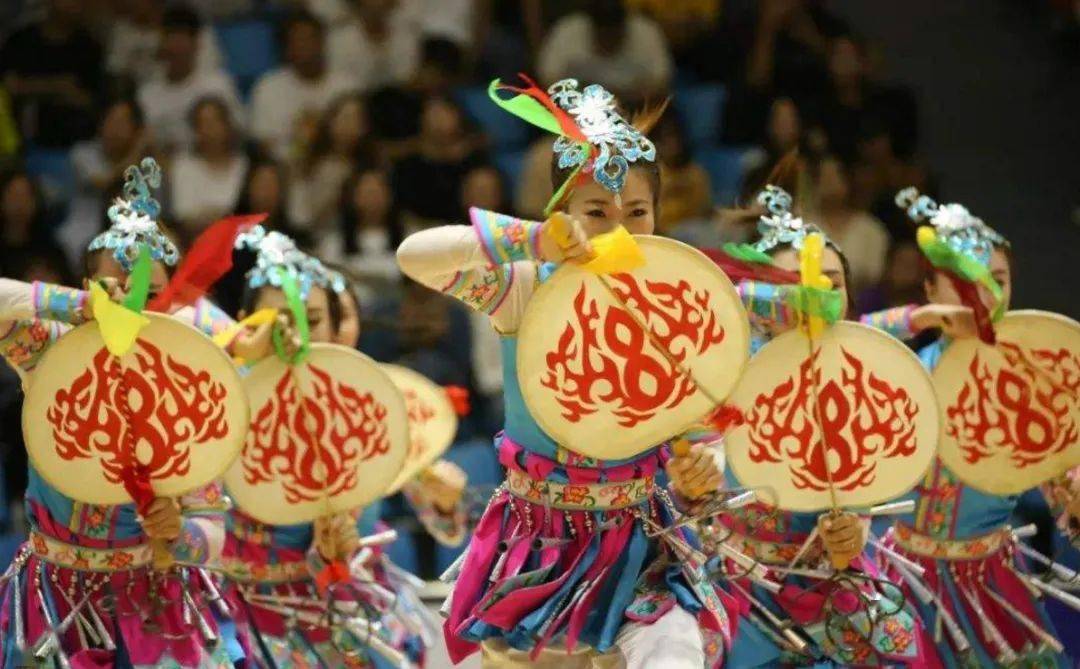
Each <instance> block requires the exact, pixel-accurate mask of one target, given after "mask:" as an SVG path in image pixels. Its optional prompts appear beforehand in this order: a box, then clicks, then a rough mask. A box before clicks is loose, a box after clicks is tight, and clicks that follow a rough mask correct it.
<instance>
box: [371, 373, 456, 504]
mask: <svg viewBox="0 0 1080 669" xmlns="http://www.w3.org/2000/svg"><path fill="white" fill-rule="evenodd" d="M380 366H381V367H382V369H383V371H384V372H386V373H387V375H389V376H390V380H391V381H393V382H394V385H395V386H397V388H398V390H399V391H401V396H402V397H403V398H404V399H405V409H406V411H407V412H408V414H409V450H408V453H407V454H406V455H405V465H404V466H403V467H402V468H401V473H399V474H398V476H397V478H396V479H395V480H394V483H393V485H391V486H390V489H389V490H387V494H391V493H394V492H397V491H398V490H400V489H401V486H403V485H405V484H406V483H408V482H409V481H411V480H412V479H413V478H415V477H416V475H417V474H419V473H420V472H422V471H423V470H424V469H426V468H427V467H428V466H429V465H431V464H432V463H433V462H435V461H436V460H438V459H439V456H441V455H442V454H443V453H445V452H446V449H448V448H450V445H451V444H452V443H454V437H455V436H456V435H457V428H458V418H457V412H456V411H455V410H454V404H453V402H452V401H451V399H450V397H449V395H448V394H447V389H446V388H443V387H442V386H438V385H435V383H433V382H432V381H431V380H430V379H428V378H427V377H426V376H424V375H423V374H420V373H418V372H414V371H413V370H411V369H409V368H408V367H402V366H400V365H389V364H383V365H380Z"/></svg>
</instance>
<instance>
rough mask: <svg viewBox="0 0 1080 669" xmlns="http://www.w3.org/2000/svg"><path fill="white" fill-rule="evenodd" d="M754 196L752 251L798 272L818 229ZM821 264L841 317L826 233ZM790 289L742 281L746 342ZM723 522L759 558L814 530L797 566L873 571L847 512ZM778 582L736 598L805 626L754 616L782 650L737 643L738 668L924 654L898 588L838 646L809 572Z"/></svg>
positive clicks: (840, 265) (843, 296) (767, 327)
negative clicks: (863, 628) (774, 587)
mask: <svg viewBox="0 0 1080 669" xmlns="http://www.w3.org/2000/svg"><path fill="white" fill-rule="evenodd" d="M757 200H758V203H759V204H760V205H762V206H763V207H764V209H765V213H764V215H763V216H762V217H761V219H760V221H759V223H758V231H759V233H760V235H761V236H760V239H759V240H758V241H757V242H756V243H755V244H754V245H753V246H754V251H756V252H758V253H765V254H767V255H769V256H771V258H772V264H773V265H774V266H775V267H777V268H779V269H782V270H787V271H791V272H797V271H798V269H799V250H800V249H801V248H802V245H803V241H804V240H805V239H806V237H807V235H810V234H819V235H822V236H823V237H824V235H823V233H822V232H821V230H820V229H818V228H817V226H814V225H813V224H810V223H807V222H804V221H803V219H802V218H799V217H797V216H795V215H794V214H793V213H792V200H791V197H790V195H788V193H786V192H785V191H784V190H783V189H781V188H778V187H776V186H771V185H770V186H767V187H766V188H765V189H764V190H763V191H762V192H761V193H760V194H759V195H758V198H757ZM822 272H823V273H824V274H825V275H826V276H828V277H829V279H830V280H831V281H832V285H833V289H834V290H835V291H837V293H838V294H837V295H836V296H835V300H836V302H837V304H838V305H839V309H838V313H837V314H836V315H837V316H838V317H839V318H840V319H843V318H845V317H846V315H847V308H848V304H849V300H848V294H847V285H848V283H849V279H848V277H849V271H848V265H847V259H846V258H845V257H844V255H843V253H841V251H840V249H839V248H838V247H837V246H836V245H835V244H833V243H832V242H831V241H829V240H828V239H827V238H826V241H825V249H824V252H823V254H822ZM795 290H797V286H793V285H774V284H770V283H764V282H760V281H752V280H745V281H741V282H740V283H739V285H738V291H739V294H740V296H741V297H742V299H743V303H744V305H745V306H746V308H747V312H748V314H749V317H750V322H751V325H752V332H753V338H752V341H751V347H752V350H753V351H754V352H755V353H756V352H757V351H758V349H760V348H761V346H763V345H764V344H765V343H766V342H768V341H769V340H770V339H771V338H772V337H774V336H776V335H778V334H780V333H782V332H784V331H786V330H789V329H791V328H793V327H795V326H796V324H797V322H798V314H797V313H796V312H795V311H794V310H793V309H792V308H791V306H790V305H792V304H795V303H796V301H795V300H793V299H789V298H790V297H791V296H790V293H791V292H792V291H795ZM727 478H728V484H729V485H730V486H732V487H739V485H740V484H739V481H738V480H737V479H736V478H735V476H734V474H733V472H732V471H731V470H730V469H729V470H728V472H727ZM720 521H721V523H722V524H723V525H724V526H726V528H727V530H729V531H731V532H733V534H732V535H731V539H730V540H729V541H731V542H732V543H733V545H735V546H737V547H741V549H742V552H743V553H744V554H746V555H748V556H751V557H754V558H756V559H757V560H759V561H760V562H761V563H762V564H764V565H777V566H781V565H782V566H785V567H786V566H788V564H789V563H790V562H791V561H792V559H793V558H795V557H796V555H798V554H799V551H800V549H802V547H803V544H804V543H805V542H806V540H807V539H808V538H809V536H810V534H811V532H813V531H814V530H815V529H816V530H817V533H818V535H819V537H820V539H819V540H817V541H814V542H813V543H811V544H810V546H809V548H808V550H805V551H804V552H803V554H802V558H801V564H802V565H809V566H814V565H815V564H818V563H823V562H824V561H826V560H827V561H828V562H829V563H831V564H832V565H833V566H834V567H835V568H838V569H844V568H848V567H850V568H851V569H854V570H855V571H857V572H858V573H861V574H863V575H864V576H867V577H871V578H880V574H878V572H877V569H876V566H875V565H874V563H873V561H872V559H871V558H870V556H869V554H868V552H867V551H866V538H867V535H866V532H867V528H866V526H865V524H864V522H863V521H862V520H861V519H860V518H859V517H858V516H857V515H856V514H854V513H850V512H843V513H839V514H833V513H821V514H818V513H793V512H789V511H780V510H778V509H775V508H772V507H769V506H767V505H765V504H762V503H755V504H752V505H750V506H748V507H745V508H743V509H740V510H738V511H734V512H731V513H729V514H725V515H724V516H722V517H721V519H720ZM726 533H727V531H724V534H726ZM729 566H730V567H732V568H733V570H734V571H735V572H741V571H742V568H741V567H739V566H738V565H737V564H734V563H729ZM783 585H784V590H783V591H781V592H779V593H774V592H770V591H769V590H767V589H766V588H764V587H762V586H761V585H760V584H750V583H749V582H746V581H741V582H739V584H738V585H737V586H736V587H737V588H740V589H741V592H740V597H742V598H744V599H749V598H751V597H752V598H753V599H755V600H756V601H757V602H758V603H759V604H760V605H763V606H765V607H767V608H768V609H769V610H770V611H771V612H772V614H773V615H775V616H777V618H779V619H780V620H785V619H787V620H788V623H791V622H794V623H795V624H796V625H797V627H798V628H799V629H801V631H802V634H795V635H792V634H790V633H788V634H787V636H786V637H784V636H781V634H780V630H779V629H778V628H777V626H776V625H775V624H768V622H767V621H765V620H762V618H761V617H758V618H757V619H756V621H755V622H756V623H757V624H759V625H762V627H763V628H765V629H768V630H769V631H770V636H771V637H772V638H773V639H774V640H775V643H774V644H772V647H773V648H774V649H775V653H776V654H780V655H782V656H781V658H780V659H779V660H776V659H772V658H769V657H768V655H767V654H763V653H762V650H763V649H761V648H754V647H742V646H739V645H736V646H735V648H734V651H733V656H732V662H733V664H735V665H736V666H741V667H759V666H806V665H815V666H895V665H898V664H903V665H905V666H928V665H927V661H926V658H925V654H924V653H923V652H922V646H923V645H924V643H925V640H924V636H925V635H924V633H923V630H922V628H921V626H920V625H919V623H918V620H916V618H915V617H914V616H913V615H912V614H911V613H910V612H908V611H903V610H901V611H896V609H897V608H898V603H899V602H900V601H901V599H902V598H901V597H900V596H899V592H897V593H896V594H897V597H896V598H895V600H894V601H895V602H896V603H892V602H885V603H883V604H881V605H876V604H875V605H873V606H874V608H875V609H876V614H877V615H882V614H883V613H885V614H888V615H883V616H882V617H883V618H884V619H883V620H882V621H881V622H879V623H878V624H877V625H876V626H874V628H873V631H872V634H871V635H870V637H869V639H866V638H864V636H863V634H861V633H851V634H843V642H842V644H841V643H839V642H837V638H838V637H839V636H841V634H840V631H839V630H842V629H843V628H844V623H843V622H842V621H839V620H825V619H824V618H823V616H822V615H821V610H822V609H821V605H822V601H821V597H820V596H819V595H818V594H817V593H816V592H807V590H808V589H812V588H814V586H815V585H816V584H815V583H814V582H812V581H809V580H808V579H806V578H802V577H792V576H788V577H787V578H786V579H785V580H784V581H783ZM834 615H838V614H834ZM845 617H846V616H845ZM774 622H775V621H774ZM796 639H798V640H796ZM929 666H932V664H930V665H929Z"/></svg>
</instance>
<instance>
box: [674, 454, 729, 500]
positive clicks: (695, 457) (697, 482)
mask: <svg viewBox="0 0 1080 669" xmlns="http://www.w3.org/2000/svg"><path fill="white" fill-rule="evenodd" d="M665 469H666V470H667V474H668V477H669V478H670V479H671V485H672V487H673V488H674V489H675V492H677V493H679V495H681V496H682V497H683V498H685V499H686V500H688V501H693V500H696V499H699V498H701V497H704V496H706V495H709V494H711V493H714V492H716V491H717V490H719V488H720V484H721V483H722V482H723V480H724V472H723V471H722V470H721V468H720V463H719V461H718V459H717V458H716V456H715V454H714V453H713V451H712V447H710V446H708V445H706V444H700V443H698V444H692V445H691V446H690V449H689V450H688V451H687V452H686V453H685V454H682V455H675V456H674V457H672V458H671V459H670V460H668V463H667V466H666V467H665Z"/></svg>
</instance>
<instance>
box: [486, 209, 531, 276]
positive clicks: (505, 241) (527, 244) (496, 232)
mask: <svg viewBox="0 0 1080 669" xmlns="http://www.w3.org/2000/svg"><path fill="white" fill-rule="evenodd" d="M469 218H470V219H472V224H473V229H474V230H476V236H477V237H478V238H479V239H480V245H481V246H482V247H483V249H484V253H485V254H486V255H487V257H488V260H490V261H491V263H492V264H494V265H506V264H509V263H512V262H516V261H518V260H538V259H539V258H540V253H539V249H540V247H539V244H540V228H541V224H540V223H536V222H534V221H526V220H523V219H520V218H515V217H513V216H507V215H506V214H499V213H496V212H494V211H487V210H484V209H477V208H476V207H473V208H471V209H469Z"/></svg>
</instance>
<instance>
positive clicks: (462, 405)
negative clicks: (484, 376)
mask: <svg viewBox="0 0 1080 669" xmlns="http://www.w3.org/2000/svg"><path fill="white" fill-rule="evenodd" d="M443 390H444V391H446V396H447V398H449V399H450V404H452V405H454V413H456V414H457V415H459V416H468V415H469V414H470V413H471V412H472V405H471V404H470V403H469V389H468V388H462V387H461V386H445V387H444V388H443Z"/></svg>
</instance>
